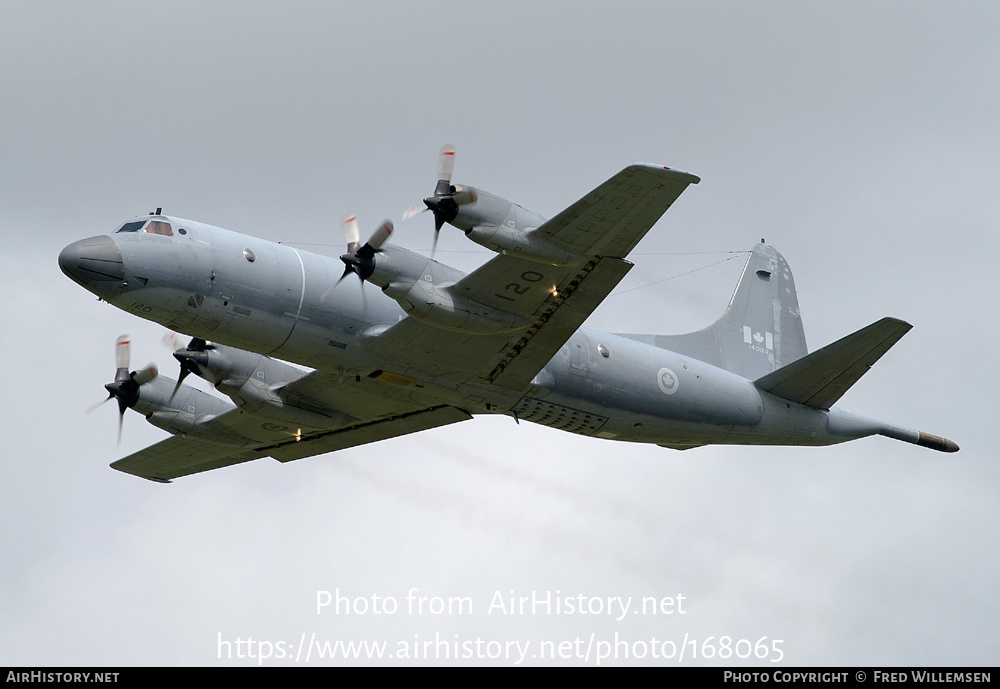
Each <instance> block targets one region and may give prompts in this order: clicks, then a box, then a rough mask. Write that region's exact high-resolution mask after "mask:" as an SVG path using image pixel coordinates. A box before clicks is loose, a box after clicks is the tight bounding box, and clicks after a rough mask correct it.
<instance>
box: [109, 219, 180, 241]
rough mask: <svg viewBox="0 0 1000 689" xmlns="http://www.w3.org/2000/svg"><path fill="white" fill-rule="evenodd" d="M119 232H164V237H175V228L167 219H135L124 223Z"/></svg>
mask: <svg viewBox="0 0 1000 689" xmlns="http://www.w3.org/2000/svg"><path fill="white" fill-rule="evenodd" d="M118 231H119V232H145V233H147V234H162V235H163V236H164V237H173V236H174V230H173V228H172V227H170V223H168V222H167V221H166V220H158V219H152V220H133V221H132V222H127V223H125V224H124V225H122V226H121V227H120V228H119V229H118Z"/></svg>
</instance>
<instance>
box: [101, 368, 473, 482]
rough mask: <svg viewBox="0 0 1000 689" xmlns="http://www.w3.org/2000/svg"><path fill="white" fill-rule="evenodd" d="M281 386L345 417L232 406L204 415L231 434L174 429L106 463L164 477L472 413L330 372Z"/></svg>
mask: <svg viewBox="0 0 1000 689" xmlns="http://www.w3.org/2000/svg"><path fill="white" fill-rule="evenodd" d="M287 388H288V393H289V395H290V397H291V398H293V399H294V400H295V401H296V402H297V403H300V404H301V405H302V406H304V407H306V408H309V409H310V410H311V411H322V410H323V409H324V408H326V407H328V408H330V409H335V410H337V411H338V412H339V413H347V414H348V415H349V417H348V420H347V421H345V422H344V423H343V424H341V425H340V426H339V427H336V428H330V429H323V430H306V431H305V432H302V433H299V432H297V431H299V429H296V428H295V427H293V426H290V425H287V424H283V423H278V422H275V421H274V420H273V419H269V418H266V417H262V416H258V415H255V414H251V413H246V412H244V411H242V410H240V409H233V410H231V411H228V412H226V413H224V414H221V415H219V416H218V417H217V418H215V419H213V420H212V422H211V429H212V430H213V431H221V432H223V433H224V434H225V435H227V436H228V437H229V438H231V439H232V441H231V442H214V441H209V440H204V439H202V438H200V437H198V436H196V435H194V434H190V433H189V434H188V435H187V436H186V437H185V436H183V435H174V436H171V437H170V438H167V439H166V440H163V441H161V442H159V443H157V444H156V445H152V446H150V447H147V448H146V449H144V450H140V451H139V452H136V453H134V454H131V455H129V456H128V457H124V458H123V459H119V460H118V461H116V462H114V463H112V465H111V467H112V468H114V469H117V470H119V471H123V472H125V473H128V474H133V475H135V476H140V477H142V478H147V479H149V480H151V481H157V482H162V483H169V482H170V481H171V480H173V479H175V478H178V477H181V476H188V475H190V474H196V473H200V472H203V471H210V470H212V469H218V468H221V467H225V466H230V465H233V464H240V463H242V462H248V461H251V460H254V459H260V458H262V457H273V458H274V459H277V460H278V461H280V462H289V461H292V460H295V459H304V458H306V457H311V456H313V455H317V454H323V453H327V452H334V451H336V450H343V449H346V448H349V447H355V446H357V445H364V444H366V443H372V442H375V441H378V440H385V439H387V438H395V437H397V436H401V435H406V434H408V433H415V432H417V431H422V430H426V429H429V428H435V427H437V426H444V425H447V424H451V423H456V422H458V421H465V420H467V419H471V418H472V416H471V415H470V414H469V413H468V412H466V411H463V410H460V409H457V408H455V407H450V406H446V405H440V404H435V403H433V402H431V401H430V400H429V399H426V398H422V397H421V395H420V394H419V392H418V391H416V390H407V389H404V388H400V387H399V386H386V385H385V384H383V383H380V382H377V381H376V380H373V379H371V378H368V377H362V378H361V380H355V379H354V378H353V377H350V378H347V379H346V380H344V381H343V382H341V381H340V380H339V378H338V376H336V375H331V374H329V373H324V372H322V371H314V372H312V373H310V374H308V375H306V376H304V377H303V378H301V379H299V380H297V381H294V382H293V383H290V384H289V385H288V386H287Z"/></svg>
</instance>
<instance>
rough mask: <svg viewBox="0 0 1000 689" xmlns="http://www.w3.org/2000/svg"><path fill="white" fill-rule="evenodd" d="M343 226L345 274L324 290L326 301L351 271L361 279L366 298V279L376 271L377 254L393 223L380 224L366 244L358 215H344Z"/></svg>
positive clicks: (389, 233)
mask: <svg viewBox="0 0 1000 689" xmlns="http://www.w3.org/2000/svg"><path fill="white" fill-rule="evenodd" d="M343 227H344V239H345V240H346V241H347V253H346V254H343V255H342V256H341V257H340V260H341V261H343V262H344V274H343V275H341V276H340V279H339V280H337V282H335V283H334V284H332V285H330V286H329V287H328V288H327V289H326V291H325V292H323V296H322V297H321V300H322V301H326V298H327V296H328V295H329V294H330V291H331V290H332V289H333V288H334V287H336V286H337V285H339V284H340V283H341V282H342V281H343V279H344V278H346V277H347V276H348V275H350V274H351V273H354V274H355V275H357V276H358V278H359V279H360V280H361V295H362V298H364V294H365V291H364V290H365V280H367V279H368V278H369V277H371V274H372V273H373V272H375V254H377V253H378V252H379V251H380V250H381V249H382V245H383V244H385V243H386V242H387V241H388V240H389V237H390V236H392V223H391V222H390V221H388V220H386V221H385V222H384V223H382V224H381V225H379V227H378V229H377V230H375V232H374V233H372V236H371V238H370V239H369V240H368V241H367V242H365V243H364V245H362V244H361V230H360V229H359V228H358V219H357V216H354V215H348V216H346V217H344V221H343Z"/></svg>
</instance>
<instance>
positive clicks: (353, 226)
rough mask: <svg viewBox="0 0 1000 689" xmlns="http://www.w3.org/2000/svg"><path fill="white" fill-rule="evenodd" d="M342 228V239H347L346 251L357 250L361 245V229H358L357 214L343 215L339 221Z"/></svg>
mask: <svg viewBox="0 0 1000 689" xmlns="http://www.w3.org/2000/svg"><path fill="white" fill-rule="evenodd" d="M341 224H342V225H343V228H344V239H345V240H346V241H347V251H348V252H351V251H357V248H358V247H359V246H361V230H359V229H358V216H356V215H345V216H344V220H343V221H342V223H341Z"/></svg>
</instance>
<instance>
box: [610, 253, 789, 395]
mask: <svg viewBox="0 0 1000 689" xmlns="http://www.w3.org/2000/svg"><path fill="white" fill-rule="evenodd" d="M629 337H632V338H634V339H638V340H642V341H644V342H648V343H650V344H653V345H655V346H657V347H662V348H664V349H669V350H671V351H674V352H678V353H680V354H686V355H687V356H690V357H693V358H695V359H698V360H699V361H704V362H706V363H709V364H712V365H714V366H718V367H720V368H724V369H726V370H727V371H731V372H733V373H737V374H739V375H741V376H743V377H745V378H749V379H750V380H756V379H758V378H760V377H762V376H765V375H767V374H768V373H771V372H772V371H774V370H776V369H778V368H781V367H782V366H785V365H787V364H790V363H791V362H793V361H795V360H796V359H800V358H802V357H803V356H805V355H806V353H807V352H808V349H807V348H806V337H805V333H804V332H803V330H802V319H801V318H800V316H799V301H798V298H797V297H796V296H795V281H794V280H793V279H792V271H791V269H790V268H789V267H788V263H787V262H786V261H785V259H784V257H783V256H782V255H781V254H779V253H778V251H777V250H776V249H774V248H773V247H771V246H768V245H767V244H764V243H763V242H761V243H760V244H758V245H757V246H755V247H754V249H753V251H751V252H750V258H749V259H747V264H746V267H745V268H744V269H743V275H742V277H740V282H739V284H738V285H737V286H736V292H735V293H734V294H733V298H732V299H731V300H730V302H729V307H728V308H727V309H726V312H725V313H724V314H722V318H720V319H719V320H718V321H716V322H715V323H714V324H713V325H710V326H709V327H707V328H705V329H704V330H699V331H697V332H693V333H687V334H685V335H653V336H649V335H630V336H629Z"/></svg>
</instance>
